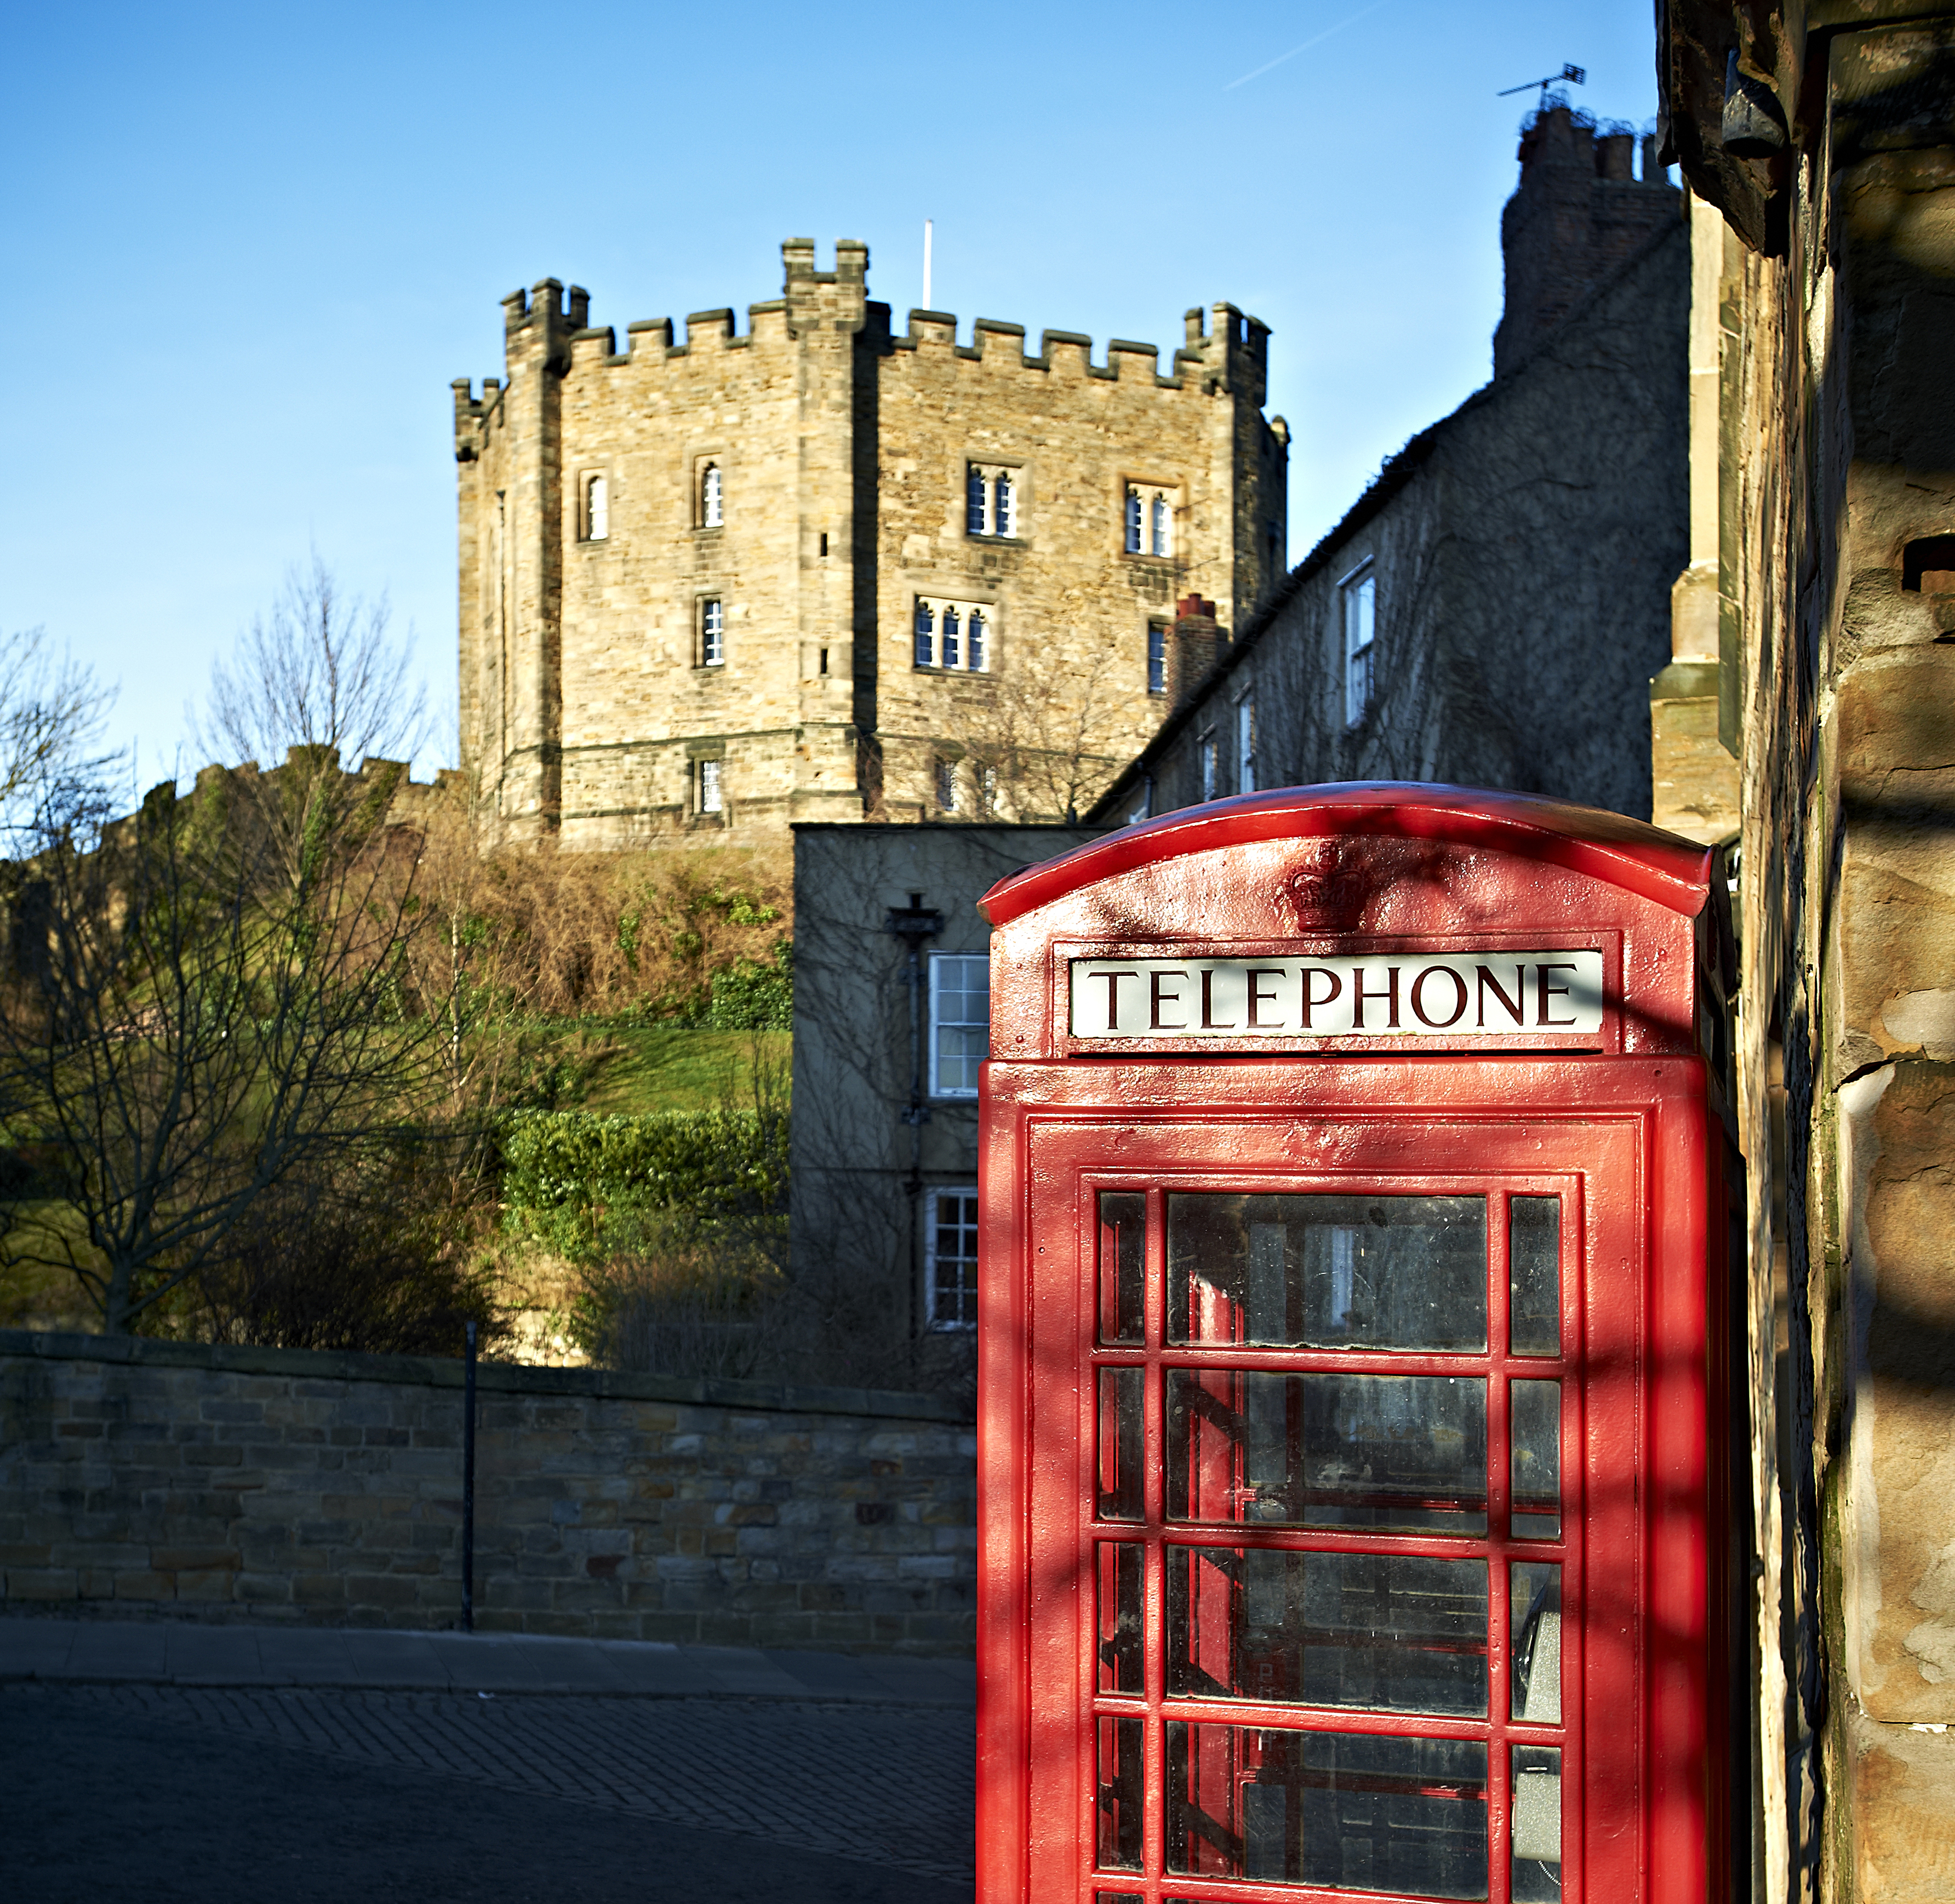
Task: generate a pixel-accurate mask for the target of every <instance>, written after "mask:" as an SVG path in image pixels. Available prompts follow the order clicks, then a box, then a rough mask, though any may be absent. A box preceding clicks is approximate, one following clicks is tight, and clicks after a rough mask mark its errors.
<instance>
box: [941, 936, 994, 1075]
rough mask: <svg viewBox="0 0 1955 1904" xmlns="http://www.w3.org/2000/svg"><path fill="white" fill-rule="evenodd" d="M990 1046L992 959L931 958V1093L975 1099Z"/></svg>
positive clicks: (943, 955)
mask: <svg viewBox="0 0 1955 1904" xmlns="http://www.w3.org/2000/svg"><path fill="white" fill-rule="evenodd" d="M990 1044H991V961H990V958H988V957H987V956H986V955H984V953H982V952H977V953H971V952H932V953H931V954H930V1096H931V1097H976V1096H977V1083H978V1078H979V1075H980V1071H979V1068H980V1067H981V1065H983V1064H984V1059H985V1056H986V1054H987V1053H988V1051H989V1050H990Z"/></svg>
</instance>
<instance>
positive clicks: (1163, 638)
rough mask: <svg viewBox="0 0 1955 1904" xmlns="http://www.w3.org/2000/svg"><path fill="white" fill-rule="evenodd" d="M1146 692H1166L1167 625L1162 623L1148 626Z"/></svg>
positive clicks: (1150, 623) (1151, 623)
mask: <svg viewBox="0 0 1955 1904" xmlns="http://www.w3.org/2000/svg"><path fill="white" fill-rule="evenodd" d="M1166 692H1167V625H1166V622H1149V623H1148V693H1149V694H1166Z"/></svg>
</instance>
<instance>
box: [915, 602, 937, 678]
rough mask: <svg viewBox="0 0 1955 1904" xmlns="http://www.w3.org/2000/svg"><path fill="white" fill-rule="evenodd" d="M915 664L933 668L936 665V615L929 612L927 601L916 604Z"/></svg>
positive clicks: (920, 666)
mask: <svg viewBox="0 0 1955 1904" xmlns="http://www.w3.org/2000/svg"><path fill="white" fill-rule="evenodd" d="M915 626H916V665H917V666H918V667H919V668H933V667H934V666H936V665H937V617H936V616H935V615H933V614H932V613H931V612H930V604H929V603H927V602H919V603H918V604H917V605H916V624H915Z"/></svg>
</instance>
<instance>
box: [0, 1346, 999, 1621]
mask: <svg viewBox="0 0 1955 1904" xmlns="http://www.w3.org/2000/svg"><path fill="white" fill-rule="evenodd" d="M462 1382H463V1371H462V1367H461V1364H460V1363H458V1362H450V1361H433V1360H423V1359H419V1358H411V1357H394V1356H375V1355H330V1354H318V1353H313V1352H307V1351H301V1350H280V1349H213V1348H207V1347H204V1346H201V1345H193V1344H186V1343H174V1342H149V1341H143V1340H130V1339H109V1338H102V1337H98V1336H64V1335H53V1334H36V1333H27V1332H24V1331H0V1606H4V1608H5V1610H7V1611H11V1612H17V1613H27V1612H33V1613H54V1612H65V1613H77V1614H82V1615H90V1614H94V1615H100V1616H107V1617H112V1618H119V1619H127V1618H129V1617H131V1616H143V1615H164V1616H181V1617H184V1618H191V1619H214V1620H227V1619H248V1620H257V1621H281V1622H292V1623H298V1624H304V1623H310V1624H315V1625H371V1626H397V1627H433V1628H441V1627H448V1626H452V1625H454V1624H455V1623H456V1622H457V1621H458V1618H459V1615H460V1610H461V1510H462V1427H463V1420H462V1416H463V1388H462ZM959 1412H960V1411H959V1410H958V1409H957V1408H955V1406H953V1405H950V1404H948V1403H946V1402H942V1401H940V1400H939V1399H937V1398H936V1397H934V1396H921V1395H900V1396H899V1395H891V1394H885V1393H877V1392H873V1391H869V1390H861V1389H776V1388H770V1387H769V1386H766V1385H764V1384H760V1383H726V1382H686V1381H675V1380H666V1379H660V1378H653V1377H632V1376H623V1375H617V1374H610V1373H608V1372H606V1371H600V1370H590V1369H543V1368H530V1367H502V1366H498V1365H493V1364H485V1365H484V1366H483V1367H481V1368H480V1370H479V1371H478V1374H477V1442H476V1497H475V1568H474V1579H475V1608H476V1613H475V1618H476V1625H477V1627H478V1628H479V1629H490V1630H502V1631H510V1632H530V1633H549V1634H561V1635H586V1636H590V1637H597V1638H621V1639H649V1640H669V1641H696V1642H699V1643H702V1644H748V1645H774V1646H811V1647H822V1648H842V1649H848V1650H857V1651H908V1652H927V1653H962V1652H968V1651H970V1650H971V1645H972V1643H973V1638H974V1630H975V1615H974V1603H973V1591H974V1588H973V1583H974V1577H975V1572H976V1568H975V1559H976V1533H975V1496H976V1479H975V1471H976V1462H975V1458H976V1441H975V1431H974V1429H973V1428H972V1427H971V1426H970V1425H969V1424H968V1422H966V1421H960V1420H959V1418H958V1416H959Z"/></svg>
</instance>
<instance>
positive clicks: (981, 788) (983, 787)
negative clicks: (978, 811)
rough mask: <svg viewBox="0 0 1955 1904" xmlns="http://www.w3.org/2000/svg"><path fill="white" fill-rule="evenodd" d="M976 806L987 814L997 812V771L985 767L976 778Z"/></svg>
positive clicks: (994, 768)
mask: <svg viewBox="0 0 1955 1904" xmlns="http://www.w3.org/2000/svg"><path fill="white" fill-rule="evenodd" d="M977 804H978V805H979V806H980V807H981V808H982V809H983V810H984V811H985V812H986V813H987V814H994V813H996V811H997V810H998V769H996V767H986V768H985V769H984V770H983V771H982V772H981V773H980V774H979V775H978V776H977Z"/></svg>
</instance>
